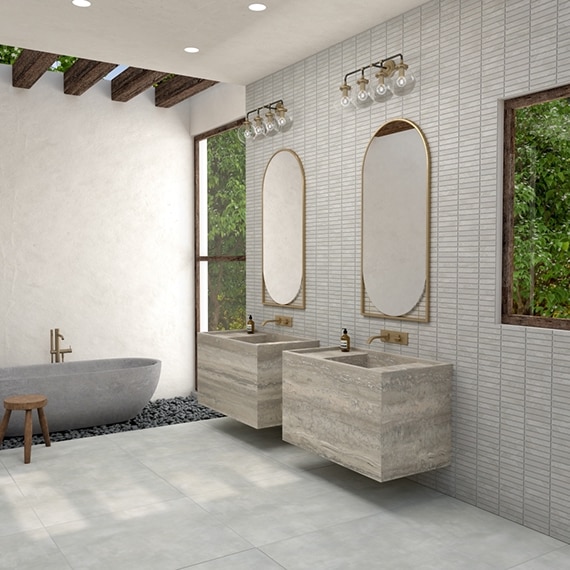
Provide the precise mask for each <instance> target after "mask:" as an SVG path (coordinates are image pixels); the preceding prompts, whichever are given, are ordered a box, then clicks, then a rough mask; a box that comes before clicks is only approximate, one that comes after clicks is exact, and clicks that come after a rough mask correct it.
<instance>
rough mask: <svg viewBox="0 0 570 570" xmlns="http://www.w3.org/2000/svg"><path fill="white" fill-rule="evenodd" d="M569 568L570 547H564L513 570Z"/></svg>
mask: <svg viewBox="0 0 570 570" xmlns="http://www.w3.org/2000/svg"><path fill="white" fill-rule="evenodd" d="M568 568H570V546H564V547H563V548H560V549H559V550H555V551H554V552H549V553H548V554H543V555H542V556H539V557H538V558H535V559H534V560H530V561H528V562H524V563H523V564H519V565H518V566H513V570H568Z"/></svg>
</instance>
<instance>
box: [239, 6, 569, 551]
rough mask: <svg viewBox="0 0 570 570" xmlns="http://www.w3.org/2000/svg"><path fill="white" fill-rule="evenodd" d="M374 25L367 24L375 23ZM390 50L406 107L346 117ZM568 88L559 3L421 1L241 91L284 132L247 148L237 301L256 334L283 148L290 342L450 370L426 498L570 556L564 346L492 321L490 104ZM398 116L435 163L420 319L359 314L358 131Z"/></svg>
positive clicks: (495, 222) (495, 265) (563, 11)
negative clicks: (446, 413) (445, 426)
mask: <svg viewBox="0 0 570 570" xmlns="http://www.w3.org/2000/svg"><path fill="white" fill-rule="evenodd" d="M373 24H374V22H371V25H373ZM399 52H402V53H403V54H404V55H405V58H406V61H407V62H408V63H409V64H410V67H412V68H413V69H414V70H415V72H416V74H417V76H418V85H417V87H416V89H415V91H414V92H413V93H411V94H410V95H408V96H406V97H404V98H402V99H400V98H396V97H394V98H392V99H391V100H390V101H388V102H387V103H386V104H375V105H374V106H372V107H370V108H368V109H365V110H360V111H358V112H357V113H355V114H352V115H349V116H343V115H341V114H340V113H338V112H337V111H336V109H335V103H336V101H337V99H338V95H339V85H340V83H341V81H342V78H343V75H344V74H345V73H347V72H348V71H351V70H353V69H355V68H357V67H358V66H360V65H364V64H366V63H369V62H370V61H371V60H378V59H381V58H382V57H385V56H387V55H392V54H394V53H399ZM569 82H570V2H568V1H567V0H541V1H535V0H533V1H532V2H531V1H530V0H507V1H500V0H465V1H461V2H459V1H456V0H441V1H433V2H428V3H426V4H424V5H423V6H421V7H420V8H417V9H415V10H413V11H411V12H408V13H406V14H404V15H402V16H400V17H398V18H395V19H394V20H391V21H389V22H387V23H383V24H380V25H378V26H376V27H373V28H371V29H370V30H368V31H367V32H364V33H362V34H359V35H358V36H355V37H353V38H350V39H348V40H346V41H344V42H342V43H340V44H337V45H334V46H332V47H330V48H329V49H327V50H325V51H323V52H320V53H318V54H316V55H314V56H312V57H310V58H308V59H306V60H304V61H301V62H299V63H297V64H295V65H293V66H291V67H289V68H287V69H284V70H282V71H280V72H278V73H276V74H274V75H272V76H269V77H266V78H265V79H263V80H261V81H258V82H256V83H255V84H253V85H250V86H249V87H248V89H247V106H248V109H251V108H255V107H257V106H259V105H262V104H264V103H266V102H269V101H273V100H275V99H278V98H283V99H284V101H285V105H286V106H287V108H288V109H290V111H291V113H292V114H293V116H294V119H295V123H294V126H293V128H292V129H291V131H289V132H288V133H286V134H284V135H281V134H280V135H278V136H276V137H274V138H273V139H268V140H266V141H263V142H261V143H258V144H253V145H251V146H249V147H248V150H247V192H248V197H247V209H248V212H247V224H248V227H247V237H248V246H247V247H248V249H247V256H248V258H247V259H248V260H247V289H248V293H247V300H248V311H250V312H253V313H254V314H255V315H256V319H257V320H258V321H261V320H262V319H264V318H268V317H269V316H271V315H273V314H274V313H275V308H273V307H266V306H263V305H262V303H261V239H262V235H261V186H262V179H263V172H264V169H265V165H266V164H267V161H268V160H269V158H270V157H271V155H272V154H273V153H274V152H275V151H276V150H278V149H280V148H291V149H293V150H294V151H295V152H297V154H298V155H299V156H300V158H301V160H302V161H303V165H304V168H305V174H306V287H307V306H306V309H305V310H304V311H298V310H292V309H287V308H284V309H280V310H279V312H280V313H285V314H291V315H293V316H294V329H293V330H294V332H295V333H296V334H300V335H304V336H308V337H317V338H319V339H320V340H321V343H322V344H325V345H327V344H335V345H336V344H337V343H338V336H339V333H340V328H341V327H343V326H344V327H347V328H348V329H349V332H350V334H351V337H352V343H353V345H355V346H360V347H363V346H365V343H366V339H367V337H368V336H370V335H371V334H372V333H376V332H377V331H378V330H379V329H380V328H392V329H393V328H401V330H404V331H407V332H409V334H410V345H409V346H407V347H392V346H380V345H375V346H374V347H373V348H375V349H376V350H396V351H401V352H402V353H404V354H410V355H417V356H421V357H426V358H434V359H439V360H442V361H446V362H452V363H453V364H454V368H455V375H454V393H453V408H454V415H453V434H454V435H453V449H454V457H453V464H452V465H451V466H450V467H449V468H447V469H442V470H440V471H437V472H434V473H427V474H425V475H422V476H420V477H418V480H419V481H420V482H422V483H424V484H426V485H429V486H432V487H434V488H437V489H438V490H440V491H442V492H444V493H447V494H449V495H452V496H455V497H457V498H459V499H462V500H465V501H467V502H469V503H472V504H474V505H477V506H479V507H481V508H483V509H486V510H488V511H491V512H493V513H496V514H498V515H500V516H503V517H506V518H508V519H511V520H514V521H517V522H520V523H521V524H524V525H526V526H529V527H531V528H533V529H536V530H539V531H541V532H544V533H546V534H550V535H552V536H554V537H556V538H560V539H562V540H565V541H568V542H570V483H569V482H568V477H567V474H568V472H569V471H570V412H568V410H570V333H569V332H567V331H557V330H556V331H553V330H547V329H530V328H524V327H516V326H504V325H501V324H500V318H499V314H498V306H499V302H500V292H501V288H500V265H501V248H500V236H501V225H500V224H501V206H500V200H501V164H502V148H501V138H502V135H501V126H502V124H501V122H502V115H501V100H502V99H503V98H508V97H512V96H515V95H519V94H522V93H525V92H529V91H536V90H540V89H546V88H549V87H554V86H556V85H562V84H565V83H569ZM397 117H405V118H408V119H410V120H412V121H414V122H416V123H417V124H418V125H419V126H420V128H421V129H422V130H423V132H424V134H425V136H426V138H427V141H428V145H429V150H430V154H431V231H430V234H431V248H430V250H431V251H430V266H431V270H430V279H431V311H430V313H431V318H430V322H429V323H421V324H415V323H401V322H399V321H384V320H381V319H372V318H366V317H363V316H362V315H361V314H360V203H361V166H362V160H363V157H364V153H365V151H366V147H367V144H368V142H369V140H370V137H371V136H372V134H373V133H374V132H375V131H376V130H377V129H378V128H379V127H380V125H381V124H382V123H383V122H385V121H386V120H388V119H392V118H397Z"/></svg>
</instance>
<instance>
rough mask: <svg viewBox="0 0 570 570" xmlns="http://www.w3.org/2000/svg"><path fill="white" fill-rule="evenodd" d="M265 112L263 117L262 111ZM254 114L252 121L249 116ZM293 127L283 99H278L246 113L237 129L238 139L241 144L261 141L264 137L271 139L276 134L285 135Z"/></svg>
mask: <svg viewBox="0 0 570 570" xmlns="http://www.w3.org/2000/svg"><path fill="white" fill-rule="evenodd" d="M264 110H265V111H266V112H265V113H264V114H263V115H262V114H261V113H262V111H264ZM252 114H255V116H254V117H253V119H250V115H252ZM292 125H293V119H292V117H291V115H290V114H288V111H287V108H286V107H285V105H284V104H283V99H278V100H277V101H273V102H272V103H268V104H267V105H262V106H261V107H258V108H257V109H253V110H252V111H248V113H247V115H246V116H245V121H244V122H243V124H242V125H241V127H240V128H239V129H238V138H239V139H240V141H241V142H243V143H247V142H250V141H259V140H263V139H264V138H265V137H273V136H275V135H276V134H277V133H286V132H287V131H288V130H289V129H290V128H291V126H292Z"/></svg>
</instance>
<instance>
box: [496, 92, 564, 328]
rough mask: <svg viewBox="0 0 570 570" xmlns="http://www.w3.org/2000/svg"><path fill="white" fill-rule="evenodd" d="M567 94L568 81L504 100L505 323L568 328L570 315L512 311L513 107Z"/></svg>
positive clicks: (503, 293)
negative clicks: (539, 314)
mask: <svg viewBox="0 0 570 570" xmlns="http://www.w3.org/2000/svg"><path fill="white" fill-rule="evenodd" d="M565 97H570V85H563V86H560V87H555V88H552V89H547V90H544V91H540V92H537V93H530V94H527V95H522V96H520V97H514V98H512V99H506V100H505V101H504V117H503V120H504V139H503V247H502V254H503V259H502V298H501V322H502V323H503V324H509V325H520V326H528V327H541V328H550V329H562V330H570V319H557V318H549V317H541V316H533V315H517V314H513V311H512V308H513V271H514V267H513V259H514V199H515V158H516V156H515V131H516V125H515V115H516V110H517V109H521V108H523V107H530V106H532V105H537V104H539V103H546V102H548V101H554V100H556V99H562V98H565Z"/></svg>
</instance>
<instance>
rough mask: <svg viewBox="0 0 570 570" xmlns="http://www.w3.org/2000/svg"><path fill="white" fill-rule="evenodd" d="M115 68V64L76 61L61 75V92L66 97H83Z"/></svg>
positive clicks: (83, 60)
mask: <svg viewBox="0 0 570 570" xmlns="http://www.w3.org/2000/svg"><path fill="white" fill-rule="evenodd" d="M115 67H117V64H116V63H103V62H101V61H92V60H90V59H78V60H77V61H76V62H75V63H74V64H73V65H72V66H71V67H70V68H69V69H68V70H67V71H66V72H65V73H64V74H63V92H64V93H65V94H67V95H83V93H85V91H87V89H89V88H90V87H93V85H95V83H97V82H98V81H100V80H101V79H103V77H105V76H106V75H107V74H108V73H109V72H110V71H113V69H115Z"/></svg>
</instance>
